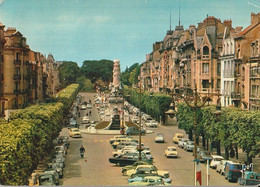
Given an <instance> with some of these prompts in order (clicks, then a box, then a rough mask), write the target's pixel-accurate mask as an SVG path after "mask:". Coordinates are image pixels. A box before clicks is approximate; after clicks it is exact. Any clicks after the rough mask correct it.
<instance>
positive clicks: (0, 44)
mask: <svg viewBox="0 0 260 187" xmlns="http://www.w3.org/2000/svg"><path fill="white" fill-rule="evenodd" d="M4 27H5V26H4V25H2V23H1V22H0V116H4V110H5V100H4V97H3V96H4V67H3V63H4V55H3V53H4V44H5V39H4Z"/></svg>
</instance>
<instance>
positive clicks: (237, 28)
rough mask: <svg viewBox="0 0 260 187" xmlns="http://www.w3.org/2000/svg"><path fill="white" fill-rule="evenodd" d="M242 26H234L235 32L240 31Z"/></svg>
mask: <svg viewBox="0 0 260 187" xmlns="http://www.w3.org/2000/svg"><path fill="white" fill-rule="evenodd" d="M242 29H243V27H241V26H238V27H236V28H235V31H236V33H240V32H241V31H242Z"/></svg>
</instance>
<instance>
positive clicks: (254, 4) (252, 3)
mask: <svg viewBox="0 0 260 187" xmlns="http://www.w3.org/2000/svg"><path fill="white" fill-rule="evenodd" d="M248 4H249V5H252V6H254V7H256V8H260V6H257V5H255V4H253V3H251V2H248Z"/></svg>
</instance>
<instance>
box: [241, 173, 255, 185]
mask: <svg viewBox="0 0 260 187" xmlns="http://www.w3.org/2000/svg"><path fill="white" fill-rule="evenodd" d="M238 184H240V185H245V186H248V185H259V184H260V173H256V172H252V171H245V172H243V173H242V176H241V177H240V178H239V179H238Z"/></svg>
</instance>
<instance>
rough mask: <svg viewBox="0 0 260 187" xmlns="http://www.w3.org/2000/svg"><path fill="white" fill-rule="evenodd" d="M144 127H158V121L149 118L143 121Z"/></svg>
mask: <svg viewBox="0 0 260 187" xmlns="http://www.w3.org/2000/svg"><path fill="white" fill-rule="evenodd" d="M145 125H146V127H154V128H156V127H158V122H157V121H155V120H150V121H147V122H146V123H145Z"/></svg>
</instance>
